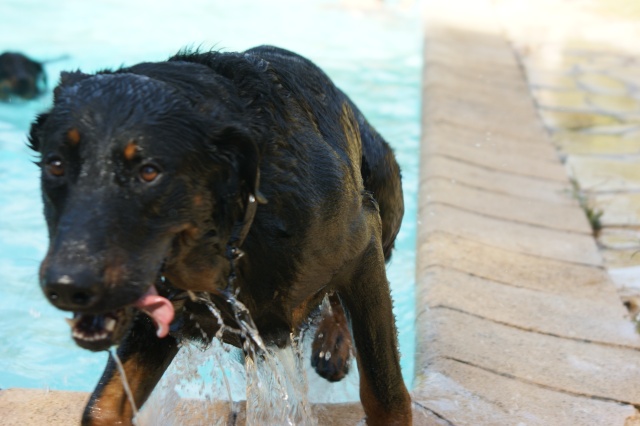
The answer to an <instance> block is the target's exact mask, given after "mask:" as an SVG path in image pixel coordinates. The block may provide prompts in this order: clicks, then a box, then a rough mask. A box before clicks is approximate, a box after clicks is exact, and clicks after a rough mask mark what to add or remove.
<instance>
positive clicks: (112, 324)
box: [104, 318, 116, 337]
mask: <svg viewBox="0 0 640 426" xmlns="http://www.w3.org/2000/svg"><path fill="white" fill-rule="evenodd" d="M115 328H116V320H114V319H113V318H105V320H104V329H105V330H107V331H108V332H112V331H113V330H114V329H115ZM105 337H106V333H105Z"/></svg>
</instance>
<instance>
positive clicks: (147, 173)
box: [140, 164, 160, 182]
mask: <svg viewBox="0 0 640 426" xmlns="http://www.w3.org/2000/svg"><path fill="white" fill-rule="evenodd" d="M159 175H160V170H158V168H157V167H156V166H152V165H151V164H145V165H144V166H142V167H140V178H141V179H142V180H143V181H145V182H153V181H154V180H156V179H157V178H158V176H159Z"/></svg>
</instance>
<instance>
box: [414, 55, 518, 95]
mask: <svg viewBox="0 0 640 426" xmlns="http://www.w3.org/2000/svg"><path fill="white" fill-rule="evenodd" d="M468 62H469V58H468V57H467V56H459V57H457V58H455V60H454V59H453V58H451V57H449V58H447V60H446V61H445V60H442V59H440V58H439V57H438V56H437V55H436V56H435V57H434V55H433V54H430V55H429V57H428V58H427V59H426V60H425V63H424V67H425V68H426V69H428V72H427V73H426V75H425V76H424V79H423V81H424V82H425V83H426V84H434V85H436V86H439V87H446V86H447V85H448V84H454V85H455V84H460V83H461V82H462V84H465V85H467V84H469V85H473V86H474V87H475V89H476V90H482V89H485V90H486V89H489V88H490V89H492V90H497V91H506V90H526V82H525V81H524V80H523V79H522V71H521V70H520V69H518V68H514V67H508V66H496V65H493V64H492V65H491V66H489V65H488V64H486V63H484V62H482V65H480V63H478V67H476V66H475V64H473V65H471V66H469V65H468ZM461 63H464V64H465V66H460V64H461ZM432 75H433V76H438V78H437V79H436V80H433V79H432V78H431V77H430V76H432Z"/></svg>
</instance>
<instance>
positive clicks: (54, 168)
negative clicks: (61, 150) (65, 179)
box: [46, 157, 64, 177]
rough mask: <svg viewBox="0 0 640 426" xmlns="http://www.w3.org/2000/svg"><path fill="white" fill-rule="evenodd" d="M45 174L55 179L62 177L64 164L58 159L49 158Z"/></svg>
mask: <svg viewBox="0 0 640 426" xmlns="http://www.w3.org/2000/svg"><path fill="white" fill-rule="evenodd" d="M46 170H47V172H48V173H49V174H50V175H52V176H55V177H60V176H64V164H63V162H62V159H60V157H51V158H48V159H47V162H46Z"/></svg>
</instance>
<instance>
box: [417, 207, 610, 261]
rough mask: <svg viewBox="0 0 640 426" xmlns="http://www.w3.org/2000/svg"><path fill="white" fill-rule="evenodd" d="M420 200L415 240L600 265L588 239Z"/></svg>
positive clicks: (590, 240) (598, 256)
mask: <svg viewBox="0 0 640 426" xmlns="http://www.w3.org/2000/svg"><path fill="white" fill-rule="evenodd" d="M424 203H425V202H424V201H422V200H421V205H420V213H419V216H418V220H419V221H420V222H421V225H420V228H419V236H418V238H419V241H422V238H427V237H428V236H429V235H430V234H432V233H438V232H445V233H447V234H449V235H452V236H455V237H460V238H465V239H470V240H473V241H476V242H479V243H483V244H487V245H489V246H492V247H496V248H500V249H503V250H508V251H514V252H517V253H522V254H529V255H533V256H539V257H544V258H548V259H556V260H562V261H566V262H574V263H580V264H586V265H594V266H600V265H601V264H602V259H601V258H600V254H599V253H598V251H597V249H596V245H595V241H594V239H593V237H592V236H590V235H586V234H576V233H570V232H562V231H556V230H550V229H546V228H541V227H537V226H532V225H526V224H520V223H514V222H508V221H505V220H501V219H495V218H491V217H487V216H483V215H480V214H477V213H470V212H467V211H464V210H460V209H457V208H454V207H449V206H445V205H439V204H432V205H424Z"/></svg>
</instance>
